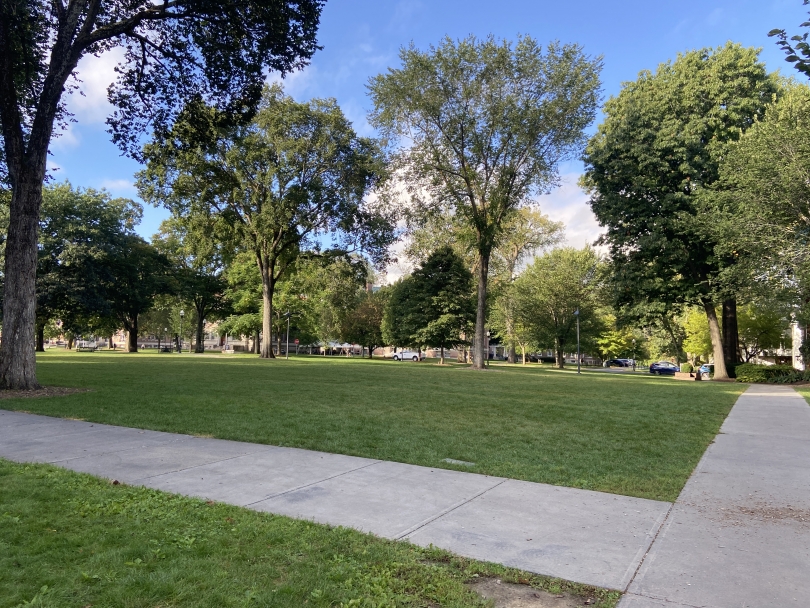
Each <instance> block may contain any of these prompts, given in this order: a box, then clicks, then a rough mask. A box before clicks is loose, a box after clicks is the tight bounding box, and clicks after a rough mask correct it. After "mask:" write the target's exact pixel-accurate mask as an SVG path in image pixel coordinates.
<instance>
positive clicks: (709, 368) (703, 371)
mask: <svg viewBox="0 0 810 608" xmlns="http://www.w3.org/2000/svg"><path fill="white" fill-rule="evenodd" d="M700 375H701V376H709V377H710V378H711V377H712V376H714V363H704V364H703V365H701V366H700Z"/></svg>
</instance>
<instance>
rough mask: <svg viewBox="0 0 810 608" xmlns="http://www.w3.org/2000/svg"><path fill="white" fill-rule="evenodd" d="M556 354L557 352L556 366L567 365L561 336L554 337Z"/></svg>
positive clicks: (562, 366) (560, 367) (558, 367)
mask: <svg viewBox="0 0 810 608" xmlns="http://www.w3.org/2000/svg"><path fill="white" fill-rule="evenodd" d="M554 354H555V359H556V361H555V367H556V368H557V369H563V368H564V367H565V353H564V352H563V343H562V342H561V341H560V339H559V338H555V339H554Z"/></svg>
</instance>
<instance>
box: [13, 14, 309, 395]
mask: <svg viewBox="0 0 810 608" xmlns="http://www.w3.org/2000/svg"><path fill="white" fill-rule="evenodd" d="M322 6H323V0H273V1H270V2H267V1H258V0H247V1H236V0H224V1H222V0H194V1H193V2H190V1H180V0H163V1H159V2H152V1H149V0H136V1H134V2H130V1H123V0H77V1H71V2H67V3H66V2H64V1H63V0H55V1H53V2H46V1H44V0H4V1H3V2H0V126H2V135H3V152H2V154H0V178H2V179H3V180H4V181H7V182H8V183H9V184H10V186H11V188H12V190H13V194H12V198H11V207H10V223H9V229H8V238H7V243H6V261H5V279H6V282H5V294H6V295H5V298H4V300H3V307H4V314H3V342H2V347H0V387H2V388H13V389H33V388H36V387H37V386H38V384H37V380H36V369H35V363H36V361H35V356H34V317H35V298H36V296H35V284H34V283H35V277H36V265H37V223H38V221H39V214H40V206H41V203H42V184H43V180H44V179H45V172H46V160H47V155H48V146H49V144H50V141H51V137H52V136H53V133H54V128H55V125H56V126H58V125H59V123H60V122H62V123H64V122H65V121H66V120H67V119H68V118H69V117H68V115H67V112H66V110H65V100H64V93H65V91H66V90H69V89H70V88H72V87H73V85H72V83H71V81H70V79H71V77H72V76H73V75H74V74H75V71H76V66H77V65H78V63H79V60H80V59H81V58H82V57H84V56H86V55H100V54H102V53H109V52H110V51H112V50H113V49H116V48H121V49H123V51H124V53H123V59H122V61H121V62H120V64H119V66H118V80H117V82H116V83H114V85H113V86H112V87H111V88H110V90H109V97H110V101H111V102H112V103H113V106H114V107H115V108H116V110H115V113H114V114H113V115H112V116H111V117H110V118H109V120H108V125H109V127H110V131H111V132H112V135H113V140H114V141H115V142H117V143H118V144H119V146H120V147H121V148H122V149H123V150H124V151H126V152H129V153H134V154H135V155H137V150H138V146H139V140H140V135H141V134H142V133H143V132H144V131H145V130H146V129H147V128H148V127H149V126H152V127H154V128H155V129H156V130H157V131H158V132H161V131H163V130H165V129H166V128H167V126H168V125H170V124H171V123H172V121H173V119H174V117H175V115H176V113H177V111H178V110H179V109H180V108H182V107H183V106H184V105H185V103H186V102H187V101H189V100H190V99H203V100H206V101H207V102H209V103H211V104H213V105H215V106H216V107H217V108H218V109H220V110H223V111H225V112H227V113H228V114H231V115H237V116H238V115H249V114H250V113H251V111H252V109H254V108H255V107H256V105H257V104H258V102H259V98H260V94H261V82H262V81H263V80H264V75H265V71H266V70H268V69H270V70H277V71H280V72H281V73H282V74H283V73H286V72H289V71H291V70H293V69H296V68H298V67H300V66H302V65H304V64H305V63H306V61H307V60H308V59H309V58H310V57H311V56H312V54H313V53H314V52H315V50H316V49H317V44H316V40H315V34H316V30H317V26H318V20H319V18H320V13H321V9H322Z"/></svg>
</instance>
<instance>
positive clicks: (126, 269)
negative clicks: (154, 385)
mask: <svg viewBox="0 0 810 608" xmlns="http://www.w3.org/2000/svg"><path fill="white" fill-rule="evenodd" d="M108 268H109V270H110V277H109V282H108V283H107V285H106V286H105V293H106V296H107V299H108V300H109V303H110V308H111V309H112V314H113V315H114V316H115V317H116V318H117V319H118V321H119V323H120V324H121V326H122V327H123V328H124V330H126V332H127V351H128V352H131V353H134V352H138V336H139V333H140V332H139V325H138V320H139V317H140V315H141V314H143V313H145V312H146V311H148V310H149V309H150V308H151V307H152V304H153V303H154V301H155V297H156V296H158V295H160V294H163V293H167V292H169V291H174V290H176V285H174V284H173V277H172V276H171V268H172V266H171V263H170V262H169V260H168V258H166V256H164V255H163V254H161V253H160V252H158V251H157V250H156V249H155V248H154V247H152V245H150V244H149V243H147V242H146V241H144V240H143V239H142V238H140V237H139V236H135V235H129V236H127V237H125V238H123V239H122V240H121V242H120V244H119V245H118V246H117V247H116V249H115V251H114V254H113V255H111V256H110V258H109V259H108Z"/></svg>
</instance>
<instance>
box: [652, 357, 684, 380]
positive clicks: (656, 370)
mask: <svg viewBox="0 0 810 608" xmlns="http://www.w3.org/2000/svg"><path fill="white" fill-rule="evenodd" d="M680 369H681V368H680V367H678V366H677V365H675V364H674V363H670V362H669V361H659V362H658V363H652V364H651V365H650V373H651V374H654V375H656V376H674V375H675V372H677V371H680Z"/></svg>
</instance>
